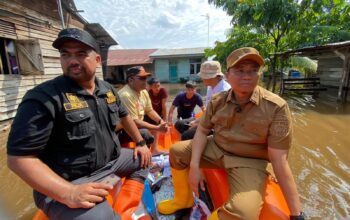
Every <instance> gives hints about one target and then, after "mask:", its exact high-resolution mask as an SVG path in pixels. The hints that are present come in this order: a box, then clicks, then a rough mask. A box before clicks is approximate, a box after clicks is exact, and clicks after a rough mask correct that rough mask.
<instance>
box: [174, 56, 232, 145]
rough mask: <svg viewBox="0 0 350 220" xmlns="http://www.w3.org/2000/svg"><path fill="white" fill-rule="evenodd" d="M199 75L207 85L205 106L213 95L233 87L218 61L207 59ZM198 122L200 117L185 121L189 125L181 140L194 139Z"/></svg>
mask: <svg viewBox="0 0 350 220" xmlns="http://www.w3.org/2000/svg"><path fill="white" fill-rule="evenodd" d="M197 75H198V76H199V77H201V79H202V80H203V83H204V85H206V86H207V96H206V100H205V106H207V104H208V103H209V101H210V100H211V98H212V97H213V95H215V94H217V93H220V92H223V91H227V90H229V89H231V86H230V84H229V83H228V82H227V81H226V80H225V79H224V74H223V73H222V72H221V65H220V63H219V62H218V61H205V62H204V63H202V64H201V69H200V72H199V73H198V74H197ZM186 123H188V124H186ZM198 123H199V119H196V120H190V121H188V120H186V121H184V125H183V126H187V127H188V129H187V130H186V131H185V132H183V133H182V134H181V140H190V139H193V137H194V134H195V133H196V130H197V126H198ZM178 126H179V125H178ZM187 127H186V128H187Z"/></svg>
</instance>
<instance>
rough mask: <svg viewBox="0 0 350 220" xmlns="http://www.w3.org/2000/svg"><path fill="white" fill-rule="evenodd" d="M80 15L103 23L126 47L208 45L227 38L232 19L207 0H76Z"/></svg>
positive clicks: (91, 21)
mask: <svg viewBox="0 0 350 220" xmlns="http://www.w3.org/2000/svg"><path fill="white" fill-rule="evenodd" d="M75 4H76V6H77V9H78V10H83V11H84V12H83V13H81V15H82V16H83V17H84V18H85V19H86V20H87V21H88V22H90V23H96V22H97V23H100V24H101V25H102V26H103V27H104V28H105V29H106V30H107V31H108V32H109V33H110V34H111V35H112V37H113V38H115V39H116V40H117V41H118V42H119V44H120V46H119V47H123V48H184V47H204V46H207V39H208V38H207V36H208V20H207V18H206V17H205V16H203V15H206V14H208V13H209V22H210V23H209V35H210V42H209V46H213V45H214V42H215V41H217V40H220V41H223V40H225V39H226V36H225V34H226V31H227V29H229V28H230V20H231V18H230V17H228V16H227V15H226V13H225V12H224V11H222V10H221V9H217V8H215V7H214V6H213V5H208V3H207V0H143V1H139V0H128V1H125V0H101V1H92V0H75Z"/></svg>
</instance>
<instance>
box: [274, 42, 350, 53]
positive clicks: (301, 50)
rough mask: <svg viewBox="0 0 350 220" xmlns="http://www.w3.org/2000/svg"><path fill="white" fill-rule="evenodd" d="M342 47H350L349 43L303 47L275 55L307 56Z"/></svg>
mask: <svg viewBox="0 0 350 220" xmlns="http://www.w3.org/2000/svg"><path fill="white" fill-rule="evenodd" d="M342 47H350V41H342V42H335V43H329V44H325V45H319V46H309V47H303V48H298V49H294V50H287V51H285V52H279V53H276V55H280V56H285V55H293V54H309V53H312V52H316V51H322V50H329V49H336V48H342Z"/></svg>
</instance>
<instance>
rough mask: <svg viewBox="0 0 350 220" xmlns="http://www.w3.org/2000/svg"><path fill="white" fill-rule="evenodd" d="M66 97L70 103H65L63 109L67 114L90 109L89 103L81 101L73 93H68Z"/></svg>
mask: <svg viewBox="0 0 350 220" xmlns="http://www.w3.org/2000/svg"><path fill="white" fill-rule="evenodd" d="M65 95H66V97H67V99H68V102H67V103H63V107H64V109H65V110H66V111H67V112H68V111H72V110H77V109H83V108H87V107H88V104H87V102H86V101H82V100H80V99H79V98H78V96H77V95H75V94H73V93H66V94H65Z"/></svg>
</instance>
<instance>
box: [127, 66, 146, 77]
mask: <svg viewBox="0 0 350 220" xmlns="http://www.w3.org/2000/svg"><path fill="white" fill-rule="evenodd" d="M150 75H152V74H150V73H147V72H146V71H145V69H144V68H143V66H133V67H130V68H129V69H127V70H126V77H127V78H129V77H131V76H150Z"/></svg>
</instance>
